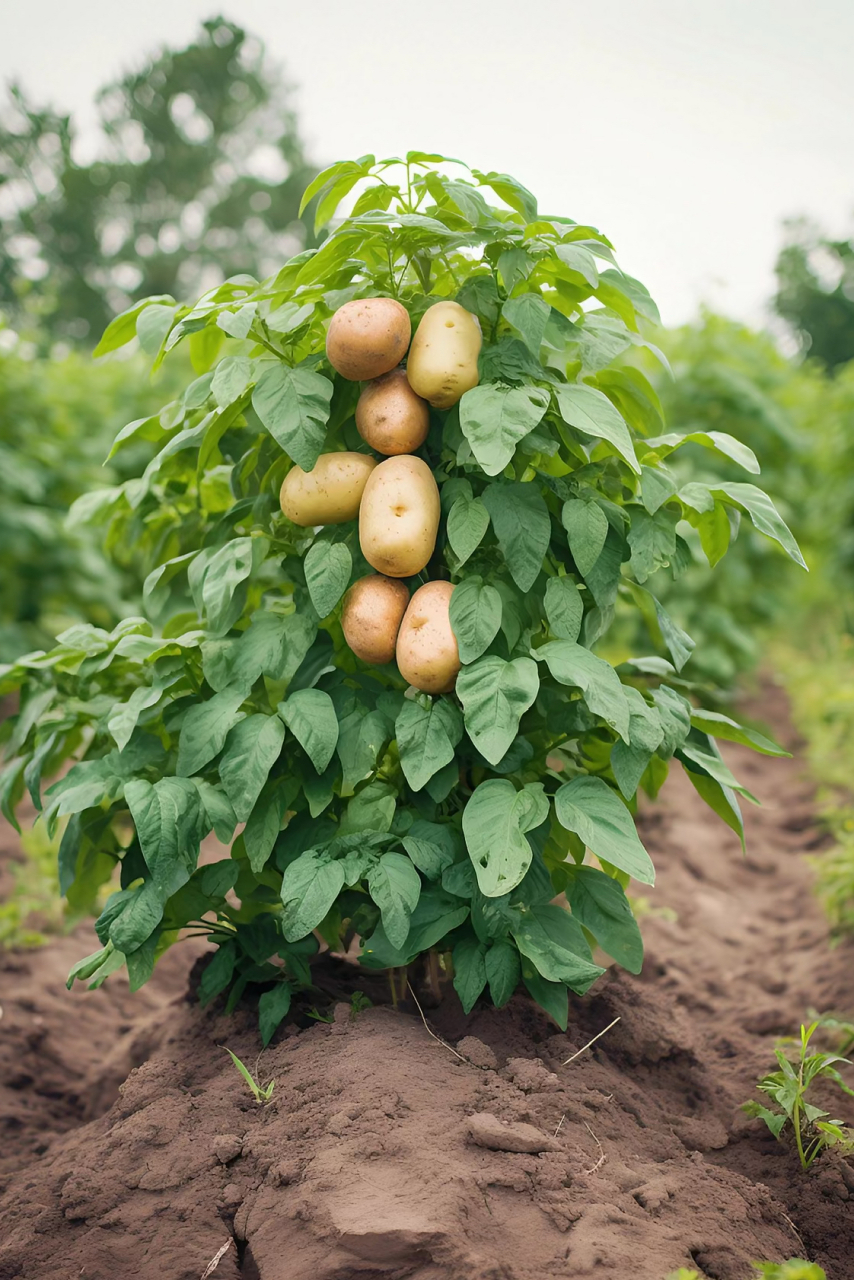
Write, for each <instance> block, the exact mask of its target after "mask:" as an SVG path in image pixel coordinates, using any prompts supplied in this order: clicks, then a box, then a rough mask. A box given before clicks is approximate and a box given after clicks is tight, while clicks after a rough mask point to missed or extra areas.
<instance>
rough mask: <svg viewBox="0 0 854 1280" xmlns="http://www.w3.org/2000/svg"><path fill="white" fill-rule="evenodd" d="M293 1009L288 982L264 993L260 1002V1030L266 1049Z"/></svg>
mask: <svg viewBox="0 0 854 1280" xmlns="http://www.w3.org/2000/svg"><path fill="white" fill-rule="evenodd" d="M290 1007H291V988H290V985H289V984H288V983H287V982H277V983H276V985H275V986H274V987H271V988H270V990H269V991H265V992H263V994H262V995H261V997H260V999H259V1001H258V1030H259V1032H260V1033H261V1043H262V1044H263V1046H264V1048H265V1049H266V1047H267V1045H268V1044H269V1043H270V1041H271V1040H272V1039H273V1035H274V1033H275V1031H276V1029H277V1028H278V1027H279V1026H280V1025H281V1024H282V1022H283V1021H284V1020H285V1018H286V1017H287V1015H288V1010H289V1009H290Z"/></svg>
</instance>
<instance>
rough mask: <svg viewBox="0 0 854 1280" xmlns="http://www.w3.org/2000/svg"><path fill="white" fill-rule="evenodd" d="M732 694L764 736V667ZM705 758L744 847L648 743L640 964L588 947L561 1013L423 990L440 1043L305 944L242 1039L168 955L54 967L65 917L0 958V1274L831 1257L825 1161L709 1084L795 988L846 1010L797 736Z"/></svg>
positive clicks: (797, 993) (741, 1268)
mask: <svg viewBox="0 0 854 1280" xmlns="http://www.w3.org/2000/svg"><path fill="white" fill-rule="evenodd" d="M754 711H755V712H756V713H757V714H760V715H761V717H762V718H763V719H764V720H765V721H766V722H770V723H771V724H772V726H773V727H774V728H775V729H776V732H777V734H778V736H782V737H783V738H785V737H786V736H787V735H788V737H789V738H791V731H790V730H787V728H786V721H785V707H784V705H783V702H782V698H781V696H780V694H779V693H778V691H776V690H774V689H772V688H769V689H768V690H766V692H765V694H764V695H763V698H762V703H761V706H760V707H758V708H754ZM790 745H791V744H790ZM727 756H728V758H729V759H730V760H731V763H732V764H733V766H734V767H735V769H736V772H737V773H738V774H739V776H741V777H742V779H743V780H744V781H745V783H746V784H747V785H748V786H749V787H750V788H751V790H753V791H754V792H755V793H756V794H757V795H758V796H759V797H760V799H761V800H762V802H763V807H762V808H761V809H752V808H751V809H750V812H749V813H747V814H746V819H747V825H748V855H747V857H746V859H745V858H743V857H742V854H741V850H740V847H739V845H738V842H737V841H736V840H735V838H734V837H732V835H731V833H729V832H728V831H727V830H726V829H725V828H724V827H723V826H722V825H720V824H719V823H717V822H716V821H715V820H714V819H713V818H711V817H710V816H709V814H708V811H707V810H705V808H704V806H703V805H702V803H701V802H700V801H699V799H698V798H697V797H696V795H695V794H694V792H693V790H692V789H691V788H690V785H689V784H687V783H686V781H685V779H684V778H683V777H682V776H681V774H680V771H679V770H678V769H677V770H675V771H674V775H673V778H672V781H669V782H668V784H667V786H666V788H665V791H664V793H663V796H662V801H663V803H662V804H660V805H659V806H656V808H655V809H654V810H653V809H651V808H650V809H648V810H647V812H646V813H645V814H644V815H643V817H642V819H641V821H642V826H643V834H644V837H645V839H646V842H647V844H648V846H649V847H650V850H651V852H652V854H653V858H654V861H655V863H656V867H657V869H658V872H659V881H658V888H657V889H656V891H655V894H654V901H655V907H656V911H655V912H654V913H653V914H650V915H648V916H647V917H646V918H645V919H644V920H643V928H644V933H645V937H646V943H647V959H646V963H645V965H644V970H643V973H642V975H641V976H640V977H637V978H635V977H632V976H631V975H629V974H626V973H623V972H621V971H618V970H616V969H612V970H610V971H609V973H608V974H607V975H606V977H604V978H603V979H602V980H601V981H600V982H599V984H598V985H597V986H596V987H595V988H594V990H593V992H592V993H591V995H590V996H589V997H588V998H586V999H584V1000H576V1001H574V1002H573V1008H572V1013H571V1020H570V1026H569V1030H568V1032H567V1034H562V1033H560V1032H558V1031H557V1030H556V1028H555V1027H554V1025H553V1024H552V1023H550V1022H549V1020H548V1019H547V1018H546V1017H545V1015H543V1014H541V1013H540V1012H539V1011H538V1010H537V1009H536V1008H535V1007H533V1006H532V1004H531V1003H530V1002H529V1001H528V1000H527V999H526V998H524V997H522V996H516V997H514V1000H513V1001H512V1002H511V1005H510V1006H509V1007H508V1008H507V1009H505V1010H504V1011H502V1012H500V1013H499V1012H496V1011H494V1010H491V1009H488V1008H486V1007H483V1008H481V1007H477V1008H476V1009H475V1010H474V1011H473V1013H472V1014H471V1015H470V1016H469V1017H465V1016H464V1015H463V1014H462V1011H461V1009H460V1007H459V1005H458V1003H456V1001H455V998H454V997H453V994H452V993H451V994H450V995H449V996H448V997H446V998H445V999H444V1000H443V1002H442V1003H441V1004H440V1005H439V1006H438V1007H435V1008H426V1007H425V1010H424V1012H425V1015H426V1018H427V1022H428V1023H429V1026H430V1028H431V1029H432V1031H433V1032H434V1033H435V1035H436V1036H440V1037H443V1039H444V1041H445V1043H444V1044H443V1043H440V1042H439V1040H437V1039H436V1038H433V1036H431V1034H430V1032H429V1031H428V1029H427V1027H426V1026H425V1024H424V1023H423V1022H422V1020H421V1018H420V1017H419V1015H418V1011H417V1010H415V1009H414V1008H413V1009H411V1010H409V1009H408V1008H406V1007H404V1008H401V1009H398V1010H395V1009H392V1008H390V1007H380V1006H375V1007H374V1008H371V1009H367V1010H365V1011H364V1012H361V1013H359V1014H358V1015H357V1016H355V1017H354V1016H353V1015H352V1013H351V1008H350V1005H349V1003H346V1002H345V999H344V998H345V997H346V995H347V992H348V991H351V990H352V989H354V988H355V987H361V988H362V989H363V990H367V991H369V992H370V993H371V994H372V995H373V996H374V997H375V998H376V999H379V998H380V997H381V992H382V990H383V988H382V986H381V985H380V984H379V983H378V982H377V980H376V979H375V978H374V979H371V978H370V977H369V975H364V974H361V973H359V972H358V971H354V970H353V969H351V968H350V967H348V966H346V965H344V964H343V963H341V962H337V963H336V962H334V961H329V962H327V963H326V965H325V981H326V982H327V985H328V987H329V989H330V990H333V989H334V990H336V991H337V993H338V997H339V1002H338V1003H334V1002H333V1003H331V1005H330V1014H331V1016H332V1017H333V1021H332V1022H331V1023H325V1022H316V1021H312V1020H311V1019H310V1018H307V1017H306V1016H304V1012H303V1013H302V1014H300V1015H299V1016H298V1017H297V1018H296V1019H295V1020H294V1021H292V1022H291V1023H290V1024H289V1025H288V1026H286V1027H285V1028H284V1030H283V1032H282V1033H281V1034H280V1035H279V1037H278V1038H277V1041H276V1042H275V1043H274V1044H273V1045H272V1046H271V1047H270V1048H269V1049H268V1050H266V1051H265V1052H264V1053H263V1055H261V1056H260V1060H259V1047H260V1046H259V1041H258V1038H257V1032H256V1029H255V1023H254V1015H253V1013H252V1011H251V1010H249V1009H246V1010H241V1011H239V1012H238V1013H237V1014H236V1015H235V1016H234V1017H232V1018H226V1017H225V1016H224V1014H223V1013H222V1011H221V1008H216V1007H215V1008H213V1009H208V1010H200V1009H199V1007H198V1005H197V1004H195V1002H194V1001H192V999H191V998H190V997H189V996H188V995H187V987H188V977H189V976H190V969H191V966H192V964H193V961H194V958H195V955H197V954H198V953H193V952H190V951H182V950H181V948H180V947H179V948H176V949H174V951H173V952H172V953H170V955H169V956H168V957H167V958H166V960H165V961H164V962H163V963H162V964H161V966H160V967H159V969H158V972H157V974H156V976H155V979H154V980H153V982H152V983H151V984H149V986H148V987H146V988H144V989H143V991H142V992H140V993H138V994H137V995H134V996H130V995H129V994H128V992H127V989H126V987H123V986H122V985H121V983H119V982H116V981H114V979H110V982H109V983H108V984H107V987H106V988H105V989H103V990H101V991H99V992H94V993H92V994H86V993H84V994H79V993H72V994H68V993H66V992H65V989H64V985H63V980H64V976H65V972H66V970H67V967H68V964H69V962H70V960H71V958H73V957H75V956H77V955H79V954H80V953H81V945H82V946H86V945H87V944H86V940H85V936H84V937H83V938H73V939H61V940H59V941H56V942H52V943H51V944H49V945H48V946H47V947H45V948H43V949H42V950H40V951H38V952H32V953H17V954H14V955H7V957H6V958H5V960H4V961H3V962H2V967H0V974H2V980H3V987H4V995H3V1001H2V1002H3V1006H4V1010H3V1018H2V1021H0V1090H2V1092H0V1107H2V1115H0V1118H1V1119H2V1123H3V1133H4V1141H3V1145H2V1148H0V1156H2V1159H3V1162H4V1165H3V1167H4V1168H5V1171H6V1181H7V1187H6V1191H5V1195H4V1196H3V1198H2V1199H0V1280H71V1278H72V1277H75V1278H76V1277H85V1278H87V1280H131V1278H133V1280H199V1278H200V1277H201V1276H202V1275H205V1276H207V1277H213V1280H236V1278H237V1277H242V1278H243V1280H379V1277H387V1278H388V1280H544V1278H546V1277H554V1278H561V1277H567V1278H568V1277H572V1278H573V1280H574V1278H575V1277H588V1276H590V1277H594V1280H604V1278H608V1280H612V1278H613V1280H630V1278H631V1280H663V1278H664V1276H665V1275H666V1274H667V1273H668V1272H669V1271H672V1270H674V1269H676V1268H678V1267H680V1266H685V1267H689V1268H693V1269H695V1270H697V1271H698V1272H699V1273H700V1275H701V1276H704V1277H707V1278H708V1280H747V1277H749V1276H750V1275H751V1274H752V1272H751V1267H750V1263H751V1261H752V1260H753V1259H755V1258H763V1259H772V1260H781V1259H783V1258H787V1257H792V1256H799V1257H805V1258H809V1259H812V1260H814V1261H817V1262H819V1263H820V1264H821V1265H822V1266H823V1267H824V1268H825V1269H826V1271H827V1275H828V1277H829V1280H854V1168H852V1167H851V1166H849V1165H848V1164H847V1163H845V1162H844V1161H842V1160H841V1159H838V1158H837V1157H835V1156H833V1155H832V1154H828V1155H826V1156H824V1157H823V1158H822V1159H821V1160H820V1161H818V1162H817V1163H816V1165H814V1166H813V1169H812V1170H811V1172H810V1173H809V1174H807V1175H804V1174H803V1173H801V1171H800V1167H799V1165H798V1162H797V1157H796V1155H795V1153H794V1152H793V1150H791V1149H790V1148H788V1147H787V1146H785V1145H782V1144H779V1143H777V1142H775V1141H774V1140H773V1139H772V1138H771V1137H770V1135H768V1133H767V1131H766V1130H764V1128H763V1127H762V1126H761V1125H760V1124H759V1123H758V1122H757V1121H754V1120H750V1119H748V1118H747V1117H746V1116H745V1115H744V1114H743V1113H742V1112H741V1111H740V1109H739V1106H740V1104H741V1103H742V1102H743V1101H744V1100H745V1099H747V1098H749V1097H751V1096H757V1095H755V1094H754V1092H753V1086H754V1083H755V1080H756V1078H757V1077H758V1076H759V1075H761V1074H762V1073H763V1072H764V1071H766V1070H768V1069H770V1068H771V1067H772V1066H773V1065H774V1064H773V1048H774V1043H775V1038H776V1037H777V1036H779V1035H781V1034H791V1033H793V1032H795V1031H796V1030H797V1027H798V1025H799V1023H800V1022H801V1021H802V1020H804V1019H805V1018H806V1016H807V1010H808V1009H809V1008H813V1007H814V1008H817V1009H820V1010H829V1009H836V1010H839V1011H841V1012H843V1013H846V1014H847V1015H848V1016H849V1017H850V1016H851V1015H852V1014H854V1007H852V1006H854V991H852V981H851V973H852V960H854V944H852V943H851V942H846V943H843V944H841V945H840V946H838V947H837V948H836V949H835V950H831V949H830V947H829V944H828V936H827V926H826V923H825V921H824V919H823V917H822V915H821V912H820V908H819V906H818V904H817V902H816V900H815V898H814V896H813V894H812V892H811V874H812V873H811V871H810V868H809V866H808V863H807V861H806V859H805V858H804V857H803V854H804V853H805V852H807V851H810V850H812V849H815V848H816V847H818V845H819V844H820V843H821V839H822V836H821V833H820V831H819V830H818V829H817V827H816V823H815V819H814V815H813V809H812V803H811V800H812V798H811V790H810V785H809V783H808V782H807V781H806V779H805V778H804V776H803V767H802V764H801V763H800V762H799V760H798V758H797V756H796V757H795V758H794V759H792V760H772V759H768V758H766V757H761V756H754V755H752V754H751V753H749V752H746V751H742V750H741V749H740V748H734V749H733V750H732V751H728V752H727ZM661 907H666V908H669V909H670V911H672V912H673V913H675V916H673V915H669V914H667V915H662V914H660V913H659V911H658V909H660V908H661ZM197 972H198V965H197V966H196V969H195V974H197ZM372 983H373V985H372ZM617 1017H619V1019H620V1021H619V1022H618V1023H617V1024H616V1025H615V1026H613V1027H611V1029H610V1030H608V1031H607V1032H606V1034H605V1035H604V1036H602V1038H601V1039H600V1040H598V1041H597V1043H596V1044H595V1045H594V1046H593V1047H592V1048H590V1049H588V1050H587V1051H585V1052H583V1053H581V1054H580V1055H579V1056H578V1057H576V1058H575V1059H574V1060H572V1061H570V1062H569V1063H567V1062H566V1060H567V1059H569V1058H571V1057H572V1055H573V1054H575V1053H577V1052H578V1051H579V1050H580V1049H582V1047H583V1046H584V1045H585V1044H587V1042H588V1041H589V1040H590V1038H591V1037H592V1036H594V1035H595V1034H596V1033H598V1032H599V1031H601V1030H602V1029H603V1028H605V1027H606V1026H607V1025H608V1024H609V1023H610V1022H611V1021H612V1020H613V1019H614V1018H617ZM303 1024H305V1025H303ZM225 1044H227V1045H228V1046H229V1048H231V1049H233V1050H234V1051H235V1052H236V1053H237V1054H239V1056H240V1057H241V1058H243V1059H244V1061H246V1062H247V1063H248V1064H249V1065H250V1066H251V1067H252V1068H253V1069H254V1070H255V1071H256V1074H258V1075H259V1076H260V1077H261V1078H262V1079H263V1080H265V1081H266V1080H269V1079H274V1080H275V1087H274V1091H273V1095H272V1100H271V1102H270V1103H269V1105H267V1106H258V1105H256V1104H255V1102H254V1101H253V1100H252V1098H251V1096H250V1094H249V1092H248V1091H247V1090H246V1088H245V1087H244V1085H243V1083H242V1082H241V1080H240V1078H239V1076H238V1075H237V1073H236V1072H235V1070H234V1067H233V1066H232V1064H231V1061H230V1059H229V1058H228V1056H227V1054H226V1053H225V1052H224V1049H223V1047H222V1046H223V1045H225ZM128 1072H129V1074H128ZM833 1105H834V1106H836V1107H840V1106H841V1110H842V1114H843V1115H847V1118H848V1119H849V1120H851V1119H854V1115H852V1114H851V1103H850V1100H848V1099H844V1098H842V1099H841V1103H840V1101H839V1100H834V1104H833ZM14 1170H17V1171H14ZM13 1171H14V1172H13ZM217 1257H218V1260H216V1259H217ZM215 1260H216V1261H215Z"/></svg>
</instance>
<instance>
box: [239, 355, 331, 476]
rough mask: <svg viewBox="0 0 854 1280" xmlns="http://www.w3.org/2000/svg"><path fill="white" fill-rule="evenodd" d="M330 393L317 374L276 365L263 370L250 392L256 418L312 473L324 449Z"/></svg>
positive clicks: (328, 382) (328, 383)
mask: <svg viewBox="0 0 854 1280" xmlns="http://www.w3.org/2000/svg"><path fill="white" fill-rule="evenodd" d="M332 390H333V387H332V383H331V382H330V381H329V379H328V378H324V377H323V376H322V375H321V374H319V373H314V372H313V371H312V370H310V369H305V368H303V367H301V366H297V368H295V369H289V368H288V367H287V365H284V364H275V365H270V366H269V367H268V368H267V369H265V371H264V373H262V375H261V377H260V378H259V380H258V382H257V384H256V386H255V390H254V391H253V393H252V406H253V408H254V410H255V412H256V413H257V414H258V417H259V418H260V419H261V421H262V422H263V424H264V426H265V427H266V428H267V430H268V431H269V432H270V435H271V436H272V437H273V439H274V440H275V441H276V443H277V444H279V445H280V446H281V448H282V449H284V451H285V453H287V454H288V456H289V457H291V458H293V460H294V462H296V463H297V465H298V466H300V467H302V469H303V471H311V469H312V467H313V466H314V464H315V462H317V459H318V457H319V456H320V452H321V450H322V448H323V441H324V439H325V438H326V423H327V422H328V420H329V410H330V406H331V403H332Z"/></svg>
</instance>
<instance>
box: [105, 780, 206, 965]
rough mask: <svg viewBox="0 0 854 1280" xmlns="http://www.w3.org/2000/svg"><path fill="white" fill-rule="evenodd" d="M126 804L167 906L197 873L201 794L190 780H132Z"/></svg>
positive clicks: (203, 825) (202, 830)
mask: <svg viewBox="0 0 854 1280" xmlns="http://www.w3.org/2000/svg"><path fill="white" fill-rule="evenodd" d="M125 800H126V801H127V804H128V808H129V809H130V813H131V817H132V818H133V821H134V826H135V827H136V833H137V836H138V837H139V843H140V846H141V848H142V854H143V857H144V858H145V861H146V863H147V864H148V869H149V871H150V872H151V877H152V882H153V883H154V885H155V886H156V888H157V890H158V891H159V893H160V895H161V898H162V900H163V902H165V901H166V899H167V898H170V897H171V896H172V894H173V893H177V891H178V890H179V889H180V888H181V886H182V885H184V884H186V883H187V881H188V880H189V878H190V876H191V875H192V873H193V871H194V870H195V866H196V860H197V859H198V856H199V843H200V841H201V839H202V836H203V835H204V834H205V831H206V829H207V824H206V823H205V822H204V817H206V814H205V813H204V811H203V808H202V802H201V799H200V797H199V792H198V790H197V788H196V787H195V786H194V784H193V783H192V782H191V781H190V780H189V779H188V778H160V779H159V780H158V781H157V782H155V783H154V784H153V785H152V783H150V782H145V781H143V779H141V778H132V779H131V780H130V781H129V782H127V783H125ZM145 936H146V937H148V934H146V935H145ZM122 950H125V948H124V947H122Z"/></svg>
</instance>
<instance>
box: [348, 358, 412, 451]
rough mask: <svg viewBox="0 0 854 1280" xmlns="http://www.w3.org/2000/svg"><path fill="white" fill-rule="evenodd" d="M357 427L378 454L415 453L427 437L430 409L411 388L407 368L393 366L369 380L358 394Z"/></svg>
mask: <svg viewBox="0 0 854 1280" xmlns="http://www.w3.org/2000/svg"><path fill="white" fill-rule="evenodd" d="M356 426H357V427H358V428H359V435H360V436H361V437H362V439H363V440H365V441H367V443H368V444H369V445H370V446H371V448H372V449H376V451H377V453H384V454H386V455H389V456H393V455H396V454H399V453H414V452H415V450H416V449H417V448H418V447H419V446H420V445H422V444H423V443H424V441H425V440H426V439H427V432H428V430H429V427H430V410H429V408H428V407H427V401H426V400H422V399H421V397H420V396H417V395H416V394H415V392H414V391H413V390H412V388H411V387H410V385H409V379H408V378H407V376H406V370H405V369H403V368H397V369H392V371H391V373H384V374H383V376H382V377H381V378H374V380H373V381H372V382H369V383H368V385H367V386H366V387H365V389H364V391H363V392H362V394H361V395H360V396H359V403H358V404H357V405H356Z"/></svg>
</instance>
